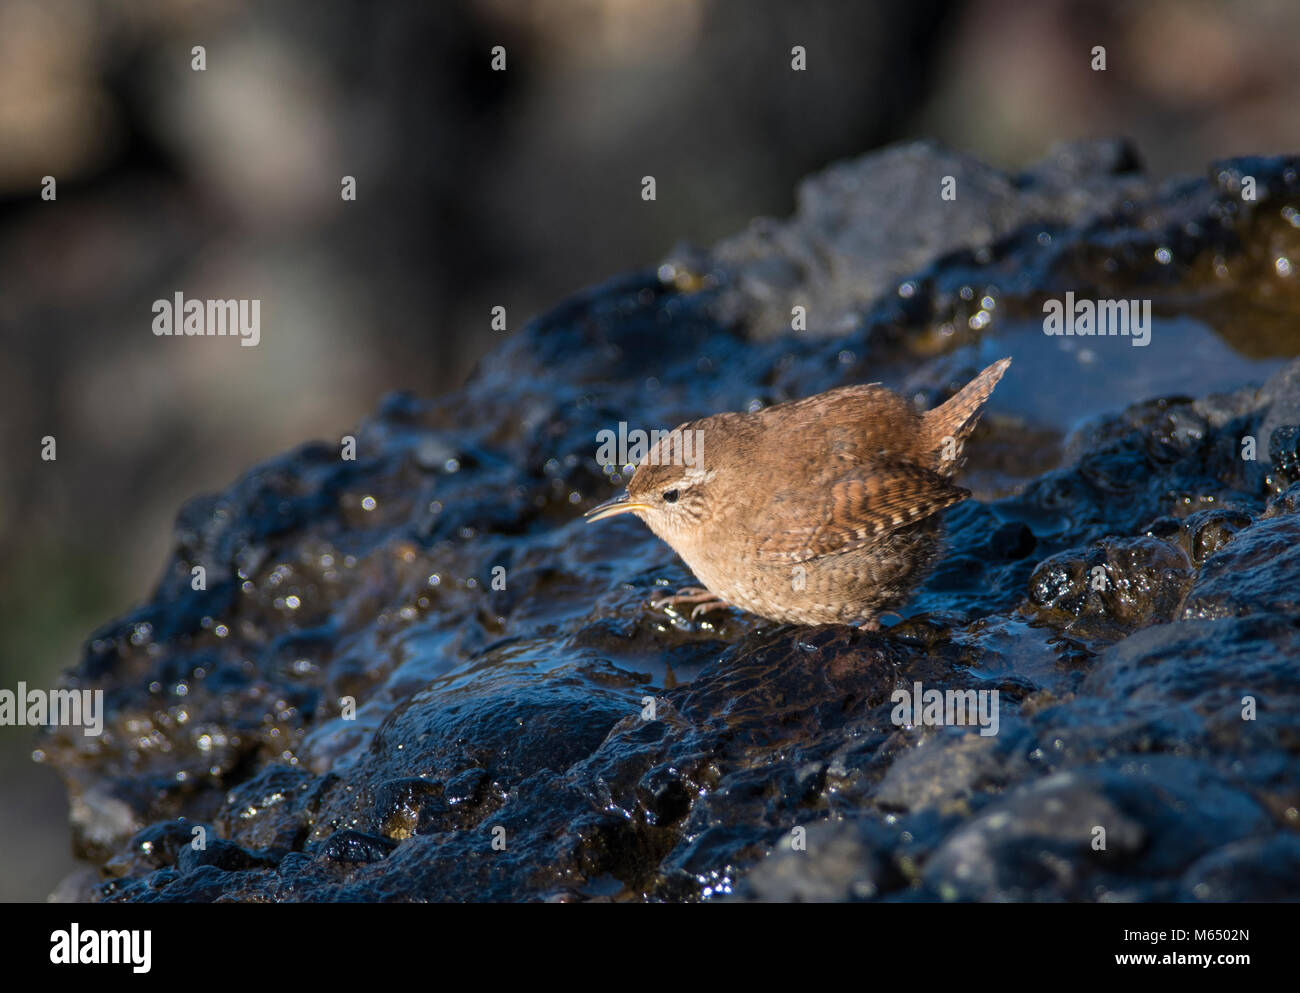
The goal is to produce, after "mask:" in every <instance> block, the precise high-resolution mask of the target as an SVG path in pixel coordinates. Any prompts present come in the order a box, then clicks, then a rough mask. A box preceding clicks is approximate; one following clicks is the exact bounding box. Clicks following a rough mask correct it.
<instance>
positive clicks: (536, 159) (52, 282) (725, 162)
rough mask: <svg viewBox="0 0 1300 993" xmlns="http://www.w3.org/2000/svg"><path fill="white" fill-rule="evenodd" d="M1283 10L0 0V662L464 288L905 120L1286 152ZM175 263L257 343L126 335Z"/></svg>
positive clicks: (116, 579)
mask: <svg viewBox="0 0 1300 993" xmlns="http://www.w3.org/2000/svg"><path fill="white" fill-rule="evenodd" d="M1297 37H1300V4H1297V3H1295V2H1294V0H1241V2H1234V0H1150V2H1145V3H1142V4H1134V3H1131V2H1127V0H1113V2H1111V0H967V2H951V3H946V2H942V0H879V2H874V3H861V2H853V0H804V2H801V3H799V4H791V3H783V2H777V0H761V2H760V0H650V2H647V0H439V2H436V3H434V2H409V3H408V2H391V3H375V2H373V0H281V2H275V3H261V4H259V3H251V2H249V3H241V2H236V0H185V2H182V0H172V2H167V0H0V354H2V355H3V360H2V361H0V452H2V453H3V458H2V459H0V563H2V564H3V568H0V687H4V688H10V689H13V688H15V687H16V685H17V683H18V682H19V681H20V680H23V681H26V682H27V683H28V684H29V685H33V686H41V687H50V686H52V685H53V684H54V681H55V679H56V678H57V674H58V672H59V671H60V670H61V669H63V668H65V667H66V666H68V665H70V664H72V662H73V661H74V660H75V658H76V656H77V653H78V651H79V645H80V643H81V642H82V641H83V640H84V639H85V638H86V636H87V635H88V634H89V633H90V632H91V631H92V630H93V629H94V628H95V627H97V626H98V625H100V624H102V623H103V622H105V621H107V620H108V619H110V618H112V617H114V616H115V615H118V614H120V613H122V612H124V611H126V610H127V609H128V608H130V607H131V606H132V605H133V604H135V603H137V602H139V601H140V600H142V599H144V598H145V597H146V596H147V595H148V593H149V592H150V589H151V587H152V586H153V583H154V581H155V578H156V576H157V574H158V572H159V570H160V569H161V567H162V563H163V561H164V556H165V554H166V551H167V548H168V546H169V542H170V535H171V523H172V520H173V517H174V515H175V513H176V511H177V509H178V508H179V506H180V505H181V503H182V502H183V501H184V500H186V499H187V498H189V497H191V496H194V495H196V494H198V493H201V492H207V491H212V490H216V489H219V488H222V487H224V486H226V485H227V484H228V483H229V482H230V481H231V480H232V479H233V478H234V477H235V476H236V475H238V474H239V473H240V472H241V471H242V470H244V469H246V468H248V467H249V466H250V465H252V464H254V463H255V462H257V461H259V460H262V459H264V458H267V457H269V456H272V455H274V454H275V453H277V452H280V451H282V450H284V449H287V448H289V447H291V446H294V445H296V444H298V443H300V442H302V441H305V440H309V439H318V438H325V439H337V438H338V437H339V436H340V435H342V434H344V433H346V431H347V429H348V428H349V427H350V426H352V425H353V424H355V423H356V422H357V420H358V419H359V418H361V417H363V416H364V415H365V414H367V413H368V412H369V411H371V410H373V409H374V407H375V404H376V401H377V400H378V399H379V398H380V397H381V396H382V395H383V394H384V393H385V392H387V391H389V390H393V389H409V390H414V391H416V392H417V393H421V394H432V393H438V392H443V391H446V390H450V389H454V388H455V387H457V385H459V384H460V383H461V382H462V381H463V380H464V378H465V377H466V376H467V375H468V374H469V373H470V372H471V370H472V368H473V365H474V362H475V361H476V359H477V358H479V357H480V356H481V355H483V354H484V353H485V352H486V351H488V350H489V349H491V348H492V346H493V344H494V341H495V340H497V339H498V338H499V337H500V335H501V332H493V331H491V330H490V327H489V317H490V311H491V308H492V307H494V306H497V305H502V306H505V307H506V308H507V313H508V320H509V325H510V327H511V328H517V327H519V326H520V325H521V324H523V323H524V321H526V320H527V319H528V318H529V317H530V316H532V315H533V314H535V313H536V312H538V311H539V310H541V309H544V308H546V307H548V306H549V305H551V304H553V303H555V302H557V301H559V300H560V299H562V298H563V297H565V296H566V295H568V294H569V293H571V292H573V291H575V290H577V289H579V288H581V287H583V286H585V285H587V284H590V283H593V282H597V281H600V280H603V279H604V278H606V277H608V276H611V275H614V274H616V273H619V272H621V271H625V270H628V269H633V268H638V267H642V266H645V265H651V264H654V263H656V262H657V261H658V260H659V259H660V258H661V257H662V256H663V255H664V254H666V253H667V252H668V251H669V250H670V249H671V248H672V247H673V246H674V245H676V244H678V243H682V242H685V243H693V244H698V245H708V244H710V243H712V242H713V241H715V240H716V239H718V238H720V237H723V236H725V235H728V234H731V233H734V232H736V231H738V230H740V229H741V228H742V227H743V226H744V225H745V224H746V223H747V222H748V221H749V220H750V219H751V218H753V217H755V216H757V215H771V216H783V215H786V214H788V213H790V212H791V210H792V209H793V206H794V197H793V194H794V187H795V184H796V182H797V181H798V180H799V179H800V178H801V177H803V176H805V175H806V174H808V173H809V172H812V171H815V170H817V169H819V168H821V167H823V166H825V165H827V164H829V163H831V162H833V161H835V160H836V159H840V158H843V157H846V156H854V155H859V154H861V153H864V152H867V151H869V150H871V149H873V148H876V147H879V146H881V145H883V144H887V143H890V142H894V141H898V140H903V139H908V138H913V137H933V138H937V139H939V140H940V141H942V142H945V143H946V144H949V145H951V146H952V147H954V148H956V149H958V150H960V151H963V152H968V153H970V154H973V155H975V156H978V157H980V158H983V159H985V160H986V161H989V162H992V163H994V164H997V165H1001V166H1006V167H1018V166H1021V165H1024V164H1026V163H1028V162H1030V161H1032V160H1034V159H1035V158H1037V157H1039V156H1041V155H1042V154H1043V153H1045V152H1046V150H1047V149H1048V147H1049V146H1050V145H1052V144H1053V143H1055V142H1056V141H1058V140H1062V139H1070V138H1080V137H1096V136H1110V135H1125V136H1128V137H1131V138H1132V139H1133V140H1134V141H1135V142H1136V145H1137V148H1138V150H1139V153H1140V154H1141V156H1142V158H1143V160H1144V162H1145V163H1146V165H1147V168H1148V170H1149V171H1150V172H1152V173H1154V174H1156V175H1159V176H1164V175H1170V174H1174V173H1179V172H1200V171H1202V170H1203V169H1204V168H1205V166H1206V164H1207V163H1208V162H1209V161H1210V160H1212V159H1215V158H1220V157H1225V156H1229V155H1237V154H1247V153H1261V154H1267V153H1276V152H1282V151H1286V150H1288V149H1289V150H1294V147H1295V145H1296V140H1295V136H1296V134H1297V125H1298V124H1300V100H1297V98H1296V97H1297V94H1296V89H1295V84H1294V82H1293V80H1294V75H1295V44H1294V40H1295V39H1296V38H1297ZM195 45H202V46H204V47H205V49H206V60H207V68H206V70H205V71H202V72H196V71H193V70H192V69H191V60H192V58H193V56H192V54H191V50H192V48H193V47H194V46H195ZM495 45H503V46H505V48H506V50H507V53H508V56H507V57H508V70H507V71H506V72H492V71H490V68H489V62H490V58H491V55H490V53H491V49H492V47H493V46H495ZM794 45H803V46H805V48H806V49H807V52H808V71H806V72H801V73H796V72H792V71H791V70H790V57H791V56H790V50H791V48H792V47H793V46H794ZM1094 45H1104V46H1106V49H1107V71H1106V72H1104V73H1098V72H1093V71H1092V70H1091V69H1090V68H1089V62H1090V59H1091V55H1090V51H1091V48H1092V47H1093V46H1094ZM346 175H351V176H355V177H356V181H357V199H356V201H355V202H344V201H343V200H342V199H341V198H340V195H339V193H340V179H341V177H343V176H346ZM644 175H654V176H655V177H656V179H657V181H658V200H657V202H655V203H645V202H643V201H642V200H641V198H640V181H641V177H642V176H644ZM45 176H53V177H55V179H56V181H57V193H58V196H57V200H53V201H45V200H42V199H41V197H40V191H41V184H42V177H45ZM177 290H183V291H184V292H185V294H186V296H187V297H197V298H205V297H219V298H228V297H237V298H258V299H260V300H261V301H262V304H261V306H262V338H261V344H260V345H259V346H258V347H256V348H242V347H239V346H238V344H237V343H236V342H234V341H231V340H229V339H224V338H213V339H199V338H184V339H173V338H159V337H155V336H154V335H153V334H152V332H151V322H152V319H153V315H152V312H151V309H150V308H151V305H152V302H153V301H154V300H155V299H159V298H165V299H170V298H171V296H172V294H173V293H174V292H175V291H177ZM46 435H53V436H54V437H55V438H56V439H57V443H58V460H57V461H56V462H42V461H41V459H40V444H41V441H40V439H41V438H42V437H43V436H46ZM31 742H32V736H31V734H30V733H29V729H25V728H0V900H6V901H12V900H43V899H44V898H45V897H46V895H47V894H48V893H49V892H50V891H51V890H52V889H53V888H54V887H55V885H56V884H57V883H58V881H59V879H61V878H62V877H63V876H64V875H65V874H66V873H67V872H69V871H70V870H71V869H72V868H73V861H72V859H71V856H70V854H69V837H68V832H67V828H66V819H67V809H66V802H65V800H64V796H63V791H62V788H61V786H60V784H59V783H58V781H57V780H56V778H55V777H54V775H53V773H51V772H50V771H49V770H47V769H44V768H42V767H39V766H36V765H34V764H33V763H32V762H31V761H30V751H31Z"/></svg>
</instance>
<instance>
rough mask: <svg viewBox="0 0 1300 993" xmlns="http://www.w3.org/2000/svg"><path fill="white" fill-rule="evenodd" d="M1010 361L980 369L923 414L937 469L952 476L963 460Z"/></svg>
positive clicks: (1004, 360)
mask: <svg viewBox="0 0 1300 993" xmlns="http://www.w3.org/2000/svg"><path fill="white" fill-rule="evenodd" d="M1009 365H1011V359H1009V358H1006V359H999V360H998V361H997V362H994V363H993V364H992V365H991V366H989V367H988V368H987V369H985V370H984V371H983V372H981V373H980V374H979V375H978V376H976V377H975V378H974V379H972V380H971V381H970V382H969V383H967V384H966V385H965V386H963V387H962V388H961V390H960V391H959V392H958V393H957V395H956V396H954V397H953V398H952V399H950V400H948V401H946V402H945V403H941V404H940V405H939V406H937V407H935V408H934V410H929V411H926V413H925V414H924V420H925V432H926V436H927V438H928V439H929V450H930V451H932V452H934V456H935V469H936V471H938V472H940V473H942V474H943V475H945V476H951V475H952V474H953V473H954V472H955V471H956V469H957V466H958V465H960V464H961V453H962V448H963V446H964V445H965V444H966V439H967V438H969V437H970V433H971V432H972V431H974V430H975V425H976V424H978V423H979V419H980V408H981V407H983V406H984V401H986V400H987V399H988V398H989V395H990V394H992V392H993V387H995V386H997V385H998V380H1000V379H1001V378H1002V374H1003V373H1004V372H1006V371H1007V366H1009Z"/></svg>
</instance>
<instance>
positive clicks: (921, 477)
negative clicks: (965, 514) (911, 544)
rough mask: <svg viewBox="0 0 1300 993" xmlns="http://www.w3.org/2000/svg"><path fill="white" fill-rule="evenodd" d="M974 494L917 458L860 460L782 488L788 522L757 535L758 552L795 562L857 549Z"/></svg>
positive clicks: (774, 559) (771, 559) (780, 516)
mask: <svg viewBox="0 0 1300 993" xmlns="http://www.w3.org/2000/svg"><path fill="white" fill-rule="evenodd" d="M968 496H970V491H969V490H966V489H963V488H962V487H960V486H954V485H953V484H952V483H950V482H949V481H948V480H947V479H945V478H944V477H943V476H940V475H939V474H938V473H936V472H931V471H930V470H929V469H926V468H923V467H921V466H918V465H915V464H913V463H911V462H903V461H896V460H873V461H871V462H864V463H858V464H856V465H854V466H853V467H852V469H851V471H848V472H842V474H841V475H839V476H836V477H833V478H831V479H828V480H820V481H814V482H811V483H810V484H806V485H805V486H802V487H800V488H799V489H798V490H787V491H786V492H784V493H780V494H778V495H777V498H776V501H774V502H775V503H777V504H779V512H778V513H777V514H776V515H775V516H776V519H777V520H779V521H782V522H783V523H784V524H785V526H782V527H781V528H780V529H779V530H776V531H773V532H770V533H767V534H763V535H757V536H756V538H757V549H758V556H759V558H760V559H761V560H765V561H768V562H790V563H794V562H807V561H809V560H810V559H815V558H820V557H821V556H823V555H838V554H840V553H842V552H849V551H853V550H854V549H856V548H862V547H863V546H865V545H868V544H870V543H871V542H873V541H875V540H876V539H877V538H879V537H880V536H881V535H884V534H888V533H889V532H891V531H896V530H898V529H899V528H902V527H906V526H907V525H909V524H913V523H915V522H916V521H919V520H923V519H924V518H926V517H929V516H930V515H931V514H933V513H936V512H937V511H940V510H943V508H945V507H949V506H952V505H953V504H954V503H959V502H960V501H962V500H964V499H966V497H968ZM774 509H775V508H774ZM786 522H788V523H786ZM796 522H798V523H796Z"/></svg>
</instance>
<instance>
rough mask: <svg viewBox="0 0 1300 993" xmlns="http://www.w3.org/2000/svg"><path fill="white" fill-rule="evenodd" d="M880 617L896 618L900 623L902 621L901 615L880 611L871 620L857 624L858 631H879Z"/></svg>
mask: <svg viewBox="0 0 1300 993" xmlns="http://www.w3.org/2000/svg"><path fill="white" fill-rule="evenodd" d="M882 617H897V618H898V619H899V620H900V621H901V620H902V619H903V615H902V614H900V613H899V612H898V611H896V610H882V611H881V612H880V613H878V614H877V615H876V616H875V617H873V618H872V619H871V620H869V621H863V622H862V623H861V624H859V625H858V629H859V630H861V631H879V630H880V618H882Z"/></svg>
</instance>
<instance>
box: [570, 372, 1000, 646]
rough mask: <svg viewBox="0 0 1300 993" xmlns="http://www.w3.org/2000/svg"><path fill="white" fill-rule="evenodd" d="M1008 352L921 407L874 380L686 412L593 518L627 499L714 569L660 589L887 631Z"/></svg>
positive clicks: (673, 600) (765, 612)
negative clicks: (885, 624) (887, 617)
mask: <svg viewBox="0 0 1300 993" xmlns="http://www.w3.org/2000/svg"><path fill="white" fill-rule="evenodd" d="M1010 364H1011V360H1010V359H1009V358H1008V359H1002V360H1001V361H999V362H994V363H993V364H992V365H991V366H989V367H988V368H987V369H985V370H984V371H983V372H981V373H980V374H979V375H978V376H976V377H975V378H974V379H973V380H971V381H970V382H969V383H967V384H966V386H965V387H964V388H963V389H962V390H961V391H960V392H959V393H958V394H957V395H956V396H954V397H953V398H952V399H950V400H948V401H947V402H946V403H943V404H941V405H940V406H938V407H936V408H935V409H934V410H929V411H926V412H925V413H923V414H918V413H917V412H916V411H914V410H913V409H912V408H911V407H910V406H909V405H908V403H907V401H905V400H904V399H903V398H902V397H900V396H899V395H898V394H897V393H894V392H893V391H892V390H889V389H886V388H885V387H883V386H881V385H880V384H879V383H872V384H869V385H866V386H842V387H839V388H838V389H834V390H828V391H826V392H825V393H820V394H818V395H817V396H813V397H808V398H807V399H805V400H795V401H791V402H789V403H783V404H778V405H777V406H775V407H768V408H766V409H764V410H759V411H755V412H754V413H752V414H740V413H728V414H715V415H714V416H712V417H705V418H703V419H701V420H698V421H690V422H688V423H686V424H683V425H681V426H680V427H677V428H675V429H674V430H673V431H671V432H668V433H667V434H666V436H664V437H662V438H660V439H659V440H658V443H657V444H655V445H654V446H652V447H651V449H650V451H649V452H648V454H647V455H646V456H645V458H644V459H642V460H641V463H640V464H639V465H638V466H637V469H636V472H635V473H634V474H633V476H632V479H631V482H629V484H628V487H627V490H626V491H625V492H624V493H622V494H620V495H619V496H617V497H615V498H614V499H612V500H609V501H607V502H605V503H602V504H601V505H600V506H598V507H595V508H593V509H592V510H590V511H588V512H587V515H586V517H587V520H588V521H598V520H600V519H602V518H605V517H610V516H612V515H614V514H623V513H632V514H636V515H637V516H638V517H639V518H641V520H643V521H644V522H645V523H646V524H647V525H649V527H650V530H652V531H653V532H654V533H655V534H657V535H658V536H659V537H660V538H662V539H663V540H664V541H666V542H668V544H669V545H671V546H672V547H673V549H674V550H675V551H676V552H677V554H678V555H680V556H681V557H682V559H683V560H684V561H685V562H686V564H687V565H688V566H689V567H690V569H691V571H692V572H694V573H695V576H696V578H697V579H699V581H700V582H701V583H702V584H703V586H702V588H701V587H692V588H688V589H686V590H682V591H681V592H679V593H678V594H677V595H676V596H672V597H668V598H667V599H665V600H661V601H659V605H660V606H678V605H681V604H692V605H694V606H693V609H692V611H691V616H692V617H694V616H696V615H698V614H700V613H702V612H704V611H707V610H713V609H716V608H718V607H725V606H731V605H734V606H737V607H740V608H741V609H743V610H747V611H749V612H750V613H754V614H758V615H759V616H761V617H766V618H768V619H770V620H774V621H783V622H791V623H795V624H835V623H840V624H856V625H859V626H861V627H864V628H867V629H868V630H877V629H878V628H879V626H880V625H879V621H878V620H877V618H878V617H879V615H880V614H881V613H882V612H885V611H889V610H891V609H893V608H895V607H899V606H901V605H902V604H903V603H904V601H906V599H907V597H908V596H909V595H910V593H911V591H912V589H913V588H914V587H915V586H916V584H917V583H919V582H920V581H921V580H922V579H923V578H924V577H925V575H926V573H927V572H928V571H929V569H930V567H931V566H932V565H933V564H934V561H935V559H936V558H937V557H938V555H939V549H940V541H941V537H942V525H941V522H940V520H939V517H938V512H939V511H941V510H943V509H944V508H945V507H949V506H951V505H952V504H954V503H958V502H960V501H962V500H964V499H966V497H968V496H970V491H968V490H964V489H962V488H961V487H960V486H954V485H953V484H952V482H950V477H951V476H952V474H953V473H954V472H955V471H956V469H957V467H958V466H959V465H960V463H961V455H962V448H963V446H964V444H965V442H966V439H967V438H968V437H969V436H970V433H971V431H973V430H974V428H975V425H976V423H977V422H978V421H979V414H980V408H981V407H983V406H984V402H985V401H986V400H987V399H988V398H989V395H990V394H991V393H992V392H993V388H994V387H995V386H996V385H997V384H998V380H999V379H1001V378H1002V374H1003V373H1004V372H1006V369H1007V366H1009V365H1010Z"/></svg>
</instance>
